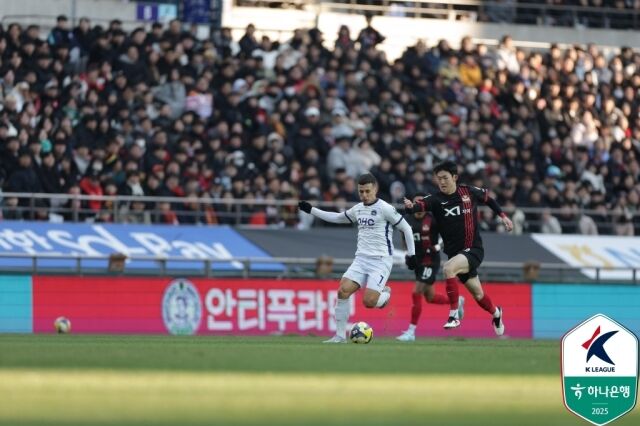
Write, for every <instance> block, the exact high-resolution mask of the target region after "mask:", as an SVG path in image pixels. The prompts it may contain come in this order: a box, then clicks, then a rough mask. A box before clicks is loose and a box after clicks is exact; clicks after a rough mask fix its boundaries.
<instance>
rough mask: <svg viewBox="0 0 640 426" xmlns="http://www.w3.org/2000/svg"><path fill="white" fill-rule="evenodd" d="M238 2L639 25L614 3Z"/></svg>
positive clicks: (632, 13)
mask: <svg viewBox="0 0 640 426" xmlns="http://www.w3.org/2000/svg"><path fill="white" fill-rule="evenodd" d="M234 3H235V5H237V6H240V7H242V6H248V7H271V8H273V7H283V6H284V7H294V8H297V9H302V8H306V9H311V10H315V11H316V13H322V12H327V11H331V12H339V13H351V14H353V13H358V14H364V13H370V14H372V15H387V16H406V17H419V18H429V19H447V20H454V21H457V20H468V21H477V20H482V21H485V22H506V23H516V24H534V25H554V26H565V27H566V26H568V27H571V26H579V25H582V26H587V27H591V28H638V26H639V25H640V19H639V15H640V10H634V9H618V8H613V7H606V6H602V7H598V6H578V5H567V4H563V5H556V4H547V3H546V2H536V1H528V2H523V1H518V2H512V3H505V2H498V1H485V0H445V1H431V0H413V1H396V0H345V1H338V0H310V1H301V0H235V2H234Z"/></svg>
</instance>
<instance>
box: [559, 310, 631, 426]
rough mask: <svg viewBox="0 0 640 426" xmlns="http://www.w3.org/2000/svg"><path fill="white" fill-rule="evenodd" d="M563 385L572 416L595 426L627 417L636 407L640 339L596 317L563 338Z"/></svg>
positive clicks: (609, 320)
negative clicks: (639, 340) (639, 343)
mask: <svg viewBox="0 0 640 426" xmlns="http://www.w3.org/2000/svg"><path fill="white" fill-rule="evenodd" d="M562 385H563V397H564V403H565V406H566V407H567V409H568V410H569V411H571V412H572V413H574V414H576V415H577V416H579V417H582V418H583V419H585V420H587V421H588V422H591V423H593V424H595V425H605V424H607V423H609V422H612V421H614V420H615V419H617V418H619V417H621V416H623V415H624V414H626V413H628V412H629V411H631V410H632V409H633V407H634V406H635V404H636V398H637V389H638V338H637V337H636V336H635V334H633V333H632V332H631V331H629V330H628V329H627V328H625V327H624V326H623V325H622V324H619V323H618V322H616V321H614V320H612V319H611V318H609V317H607V316H605V315H602V314H598V315H595V316H593V317H591V318H589V319H588V320H586V321H584V322H583V323H582V324H580V325H578V326H576V327H575V328H573V329H572V330H570V331H569V332H568V333H567V334H565V336H564V337H563V338H562Z"/></svg>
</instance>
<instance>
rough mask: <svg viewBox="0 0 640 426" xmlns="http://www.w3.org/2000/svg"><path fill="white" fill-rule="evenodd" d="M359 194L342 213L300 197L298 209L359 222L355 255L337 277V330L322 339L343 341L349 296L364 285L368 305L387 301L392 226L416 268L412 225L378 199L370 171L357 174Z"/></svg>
mask: <svg viewBox="0 0 640 426" xmlns="http://www.w3.org/2000/svg"><path fill="white" fill-rule="evenodd" d="M358 194H359V196H360V201H362V202H361V203H358V204H356V205H355V206H353V207H351V208H350V209H349V210H347V211H345V212H343V213H334V212H327V211H324V210H320V209H318V208H316V207H311V204H309V203H308V202H307V201H300V202H299V203H298V207H299V208H300V210H302V211H304V212H306V213H309V214H312V215H314V216H315V217H317V218H320V219H322V220H324V221H326V222H332V223H351V224H356V225H358V249H357V250H356V257H355V259H354V260H353V263H351V266H349V269H347V271H346V272H345V273H344V275H343V276H342V279H341V280H340V288H339V289H338V300H337V302H336V310H335V316H336V334H335V336H333V337H332V338H330V339H329V340H326V341H325V343H346V341H347V339H346V338H345V333H346V326H347V320H348V319H349V297H351V295H352V294H353V293H355V292H356V291H358V289H360V288H364V297H363V298H362V302H363V303H364V306H365V307H367V308H384V307H385V306H386V305H387V303H389V298H390V297H391V288H390V287H388V286H387V285H386V283H387V280H388V279H389V275H390V274H391V267H392V266H393V243H392V237H393V229H392V228H394V227H397V228H398V229H400V230H401V231H402V233H403V234H404V240H405V242H406V244H407V255H408V258H407V266H408V267H409V269H415V264H416V253H415V246H414V242H413V234H412V231H411V227H410V226H409V224H408V223H407V221H406V220H404V219H403V217H402V215H401V214H400V213H398V212H397V211H396V209H395V208H394V207H393V206H391V205H390V204H389V203H387V202H385V201H383V200H380V199H379V198H378V197H377V194H378V182H377V180H376V178H375V176H373V175H372V174H371V173H365V174H363V175H360V177H359V178H358Z"/></svg>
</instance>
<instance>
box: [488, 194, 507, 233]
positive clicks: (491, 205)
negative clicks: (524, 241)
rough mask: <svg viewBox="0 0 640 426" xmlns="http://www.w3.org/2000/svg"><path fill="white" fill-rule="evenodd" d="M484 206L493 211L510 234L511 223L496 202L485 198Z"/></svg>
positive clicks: (490, 198)
mask: <svg viewBox="0 0 640 426" xmlns="http://www.w3.org/2000/svg"><path fill="white" fill-rule="evenodd" d="M485 204H486V205H487V206H489V208H490V209H491V210H493V212H494V213H495V214H496V215H498V217H499V218H500V221H501V222H502V224H503V225H504V227H505V229H506V230H507V232H511V231H512V230H513V222H511V219H509V216H507V214H506V213H505V212H504V211H502V208H500V205H499V204H498V202H497V201H496V200H495V199H494V198H492V197H487V201H486V203H485Z"/></svg>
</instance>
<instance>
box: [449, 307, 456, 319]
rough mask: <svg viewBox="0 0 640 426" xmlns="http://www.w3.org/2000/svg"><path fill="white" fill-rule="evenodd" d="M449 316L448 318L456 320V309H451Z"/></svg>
mask: <svg viewBox="0 0 640 426" xmlns="http://www.w3.org/2000/svg"><path fill="white" fill-rule="evenodd" d="M449 316H450V317H454V318H458V310H457V309H451V310H450V311H449Z"/></svg>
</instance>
